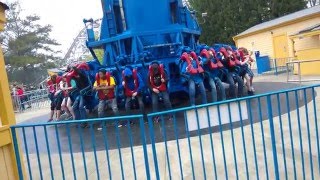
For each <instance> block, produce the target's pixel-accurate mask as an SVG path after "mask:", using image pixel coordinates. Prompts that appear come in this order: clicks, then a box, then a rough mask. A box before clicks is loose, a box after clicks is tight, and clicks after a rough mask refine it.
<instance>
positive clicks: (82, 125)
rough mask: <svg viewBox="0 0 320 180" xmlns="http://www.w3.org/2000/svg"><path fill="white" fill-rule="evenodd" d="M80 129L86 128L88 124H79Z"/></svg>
mask: <svg viewBox="0 0 320 180" xmlns="http://www.w3.org/2000/svg"><path fill="white" fill-rule="evenodd" d="M81 127H82V128H88V127H89V124H88V123H83V124H81Z"/></svg>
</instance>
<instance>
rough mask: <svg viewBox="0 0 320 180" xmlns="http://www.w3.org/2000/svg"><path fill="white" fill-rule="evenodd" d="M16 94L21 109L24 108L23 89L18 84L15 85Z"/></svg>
mask: <svg viewBox="0 0 320 180" xmlns="http://www.w3.org/2000/svg"><path fill="white" fill-rule="evenodd" d="M16 95H17V96H18V99H19V103H20V104H21V110H25V107H24V99H25V98H24V91H23V89H22V88H21V87H20V86H18V87H17V92H16Z"/></svg>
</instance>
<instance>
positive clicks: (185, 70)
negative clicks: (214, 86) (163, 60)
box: [180, 51, 207, 106]
mask: <svg viewBox="0 0 320 180" xmlns="http://www.w3.org/2000/svg"><path fill="white" fill-rule="evenodd" d="M180 60H182V64H181V75H182V76H183V77H185V78H186V79H187V80H188V85H189V99H190V104H191V106H194V105H195V93H196V86H198V87H199V88H200V94H201V98H202V104H206V103H207V95H206V90H205V87H204V84H203V80H204V74H203V73H204V70H203V68H202V66H201V64H200V61H199V60H198V56H197V55H196V53H195V52H193V51H192V52H190V54H188V53H187V52H184V53H183V54H182V55H181V57H180Z"/></svg>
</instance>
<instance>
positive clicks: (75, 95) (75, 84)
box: [69, 67, 89, 120]
mask: <svg viewBox="0 0 320 180" xmlns="http://www.w3.org/2000/svg"><path fill="white" fill-rule="evenodd" d="M70 83H71V87H72V89H71V91H70V93H69V94H70V98H71V100H72V101H73V105H72V108H73V110H74V113H75V119H77V120H80V119H86V118H87V112H86V109H85V99H84V97H83V95H81V94H80V91H81V90H83V89H84V88H86V87H87V86H88V85H89V82H88V78H87V76H86V75H85V74H84V73H82V72H81V71H80V70H79V69H77V68H76V67H74V68H73V72H72V79H71V81H70Z"/></svg>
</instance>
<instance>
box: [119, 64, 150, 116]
mask: <svg viewBox="0 0 320 180" xmlns="http://www.w3.org/2000/svg"><path fill="white" fill-rule="evenodd" d="M122 79H123V81H122V85H123V87H124V94H125V96H126V103H125V109H126V112H127V113H128V114H131V103H132V102H133V101H132V100H134V99H135V100H137V101H138V103H139V109H140V112H141V113H144V104H143V101H142V90H143V88H144V87H145V84H144V82H143V80H142V78H141V76H140V75H139V74H138V72H137V70H136V69H132V68H130V67H126V68H125V69H124V70H123V71H122Z"/></svg>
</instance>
